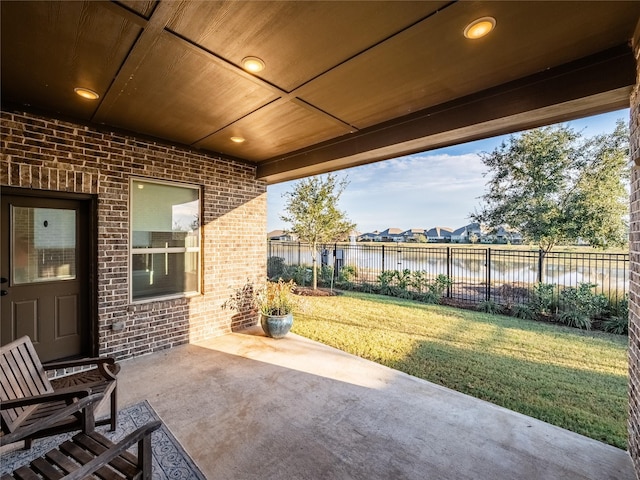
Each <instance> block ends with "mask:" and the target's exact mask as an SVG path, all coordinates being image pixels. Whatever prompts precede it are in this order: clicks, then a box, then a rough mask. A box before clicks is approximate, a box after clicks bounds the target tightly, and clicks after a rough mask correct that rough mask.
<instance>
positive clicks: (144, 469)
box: [1, 421, 161, 480]
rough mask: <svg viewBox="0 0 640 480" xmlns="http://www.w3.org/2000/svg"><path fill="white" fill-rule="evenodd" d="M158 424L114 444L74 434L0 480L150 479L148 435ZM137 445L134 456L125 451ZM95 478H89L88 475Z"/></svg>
mask: <svg viewBox="0 0 640 480" xmlns="http://www.w3.org/2000/svg"><path fill="white" fill-rule="evenodd" d="M160 425H161V423H160V422H159V421H154V422H150V423H148V424H147V425H145V426H143V427H141V428H139V429H138V430H136V431H135V432H133V433H130V434H129V435H127V436H126V437H125V438H124V439H122V440H121V441H120V442H118V443H117V444H114V443H113V442H111V441H110V440H108V439H107V438H106V437H104V436H103V435H101V434H100V433H97V432H92V433H88V434H87V433H78V434H77V435H75V436H74V437H73V438H72V439H71V440H68V441H66V442H64V443H62V444H61V445H59V446H58V447H57V448H55V449H53V450H50V451H49V452H47V453H45V454H44V455H43V456H41V457H38V458H36V459H35V460H33V461H32V462H31V463H30V464H29V465H28V466H23V467H20V468H17V469H16V470H14V471H13V472H12V473H11V474H10V475H3V476H2V479H1V480H31V479H33V480H57V479H65V480H80V479H83V478H97V477H99V478H102V479H107V480H108V479H123V478H126V479H132V480H136V479H144V480H151V470H152V468H151V462H152V460H151V432H153V431H154V430H156V429H157V428H159V427H160ZM136 442H137V443H138V453H137V456H136V455H133V454H131V453H129V452H127V451H126V450H127V449H128V448H129V447H130V446H132V445H134V444H135V443H136ZM94 473H95V474H96V477H92V476H91V475H92V474H94Z"/></svg>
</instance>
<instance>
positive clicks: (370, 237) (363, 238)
mask: <svg viewBox="0 0 640 480" xmlns="http://www.w3.org/2000/svg"><path fill="white" fill-rule="evenodd" d="M379 237H380V232H378V230H374V231H373V232H368V233H363V234H361V235H358V237H357V240H358V241H359V242H375V241H377V240H376V238H379Z"/></svg>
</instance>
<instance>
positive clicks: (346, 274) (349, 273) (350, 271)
mask: <svg viewBox="0 0 640 480" xmlns="http://www.w3.org/2000/svg"><path fill="white" fill-rule="evenodd" d="M357 276H358V271H357V270H356V267H352V266H351V265H345V266H344V267H342V268H341V269H340V272H339V274H338V280H339V281H340V282H349V283H350V282H353V281H354V280H355V279H356V278H357Z"/></svg>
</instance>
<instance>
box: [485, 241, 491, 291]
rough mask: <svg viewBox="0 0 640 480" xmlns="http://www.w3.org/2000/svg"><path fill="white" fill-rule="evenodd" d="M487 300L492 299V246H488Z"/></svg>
mask: <svg viewBox="0 0 640 480" xmlns="http://www.w3.org/2000/svg"><path fill="white" fill-rule="evenodd" d="M486 265H487V301H489V300H491V248H487V257H486Z"/></svg>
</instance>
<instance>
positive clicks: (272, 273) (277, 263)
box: [267, 257, 287, 280]
mask: <svg viewBox="0 0 640 480" xmlns="http://www.w3.org/2000/svg"><path fill="white" fill-rule="evenodd" d="M286 270H287V264H286V263H284V258H282V257H269V258H267V277H268V278H270V279H273V280H277V279H278V278H280V277H282V275H283V274H284V273H285V272H286Z"/></svg>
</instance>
